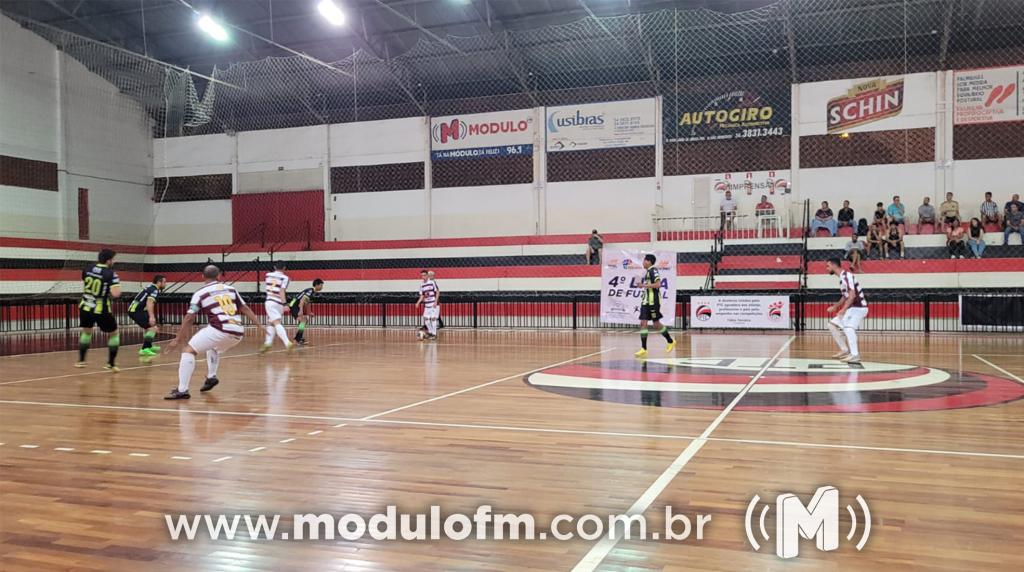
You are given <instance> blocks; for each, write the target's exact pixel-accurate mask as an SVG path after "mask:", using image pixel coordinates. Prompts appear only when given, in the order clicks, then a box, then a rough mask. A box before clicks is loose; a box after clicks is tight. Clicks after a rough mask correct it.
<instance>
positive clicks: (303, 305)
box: [288, 278, 324, 346]
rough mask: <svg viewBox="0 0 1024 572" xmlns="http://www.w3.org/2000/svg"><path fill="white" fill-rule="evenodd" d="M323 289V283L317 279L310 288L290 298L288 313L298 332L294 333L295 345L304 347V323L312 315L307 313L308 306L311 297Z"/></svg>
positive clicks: (311, 299) (311, 300)
mask: <svg viewBox="0 0 1024 572" xmlns="http://www.w3.org/2000/svg"><path fill="white" fill-rule="evenodd" d="M323 289H324V281H323V280H321V279H319V278H317V279H316V280H314V281H313V287H312V288H306V289H305V290H303V291H302V292H299V293H298V295H296V296H295V297H294V298H292V300H291V302H288V311H289V312H291V314H292V317H293V318H295V319H296V320H298V322H299V328H298V331H297V332H295V343H297V344H299V345H300V346H304V345H306V321H307V320H308V319H309V317H310V316H312V315H313V313H312V312H310V311H309V306H310V304H311V303H312V302H313V295H314V294H316V293H318V292H320V291H321V290H323Z"/></svg>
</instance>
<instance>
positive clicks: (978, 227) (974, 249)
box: [967, 217, 985, 258]
mask: <svg viewBox="0 0 1024 572" xmlns="http://www.w3.org/2000/svg"><path fill="white" fill-rule="evenodd" d="M967 248H970V249H971V253H972V254H974V257H975V258H981V254H982V253H983V252H985V225H983V224H981V220H979V219H978V217H974V218H972V219H971V223H970V225H969V226H968V227H967Z"/></svg>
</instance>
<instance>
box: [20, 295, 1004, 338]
mask: <svg viewBox="0 0 1024 572" xmlns="http://www.w3.org/2000/svg"><path fill="white" fill-rule="evenodd" d="M757 294H776V293H775V292H745V293H744V294H743V295H757ZM690 295H691V294H690V293H688V292H680V293H679V294H678V298H677V302H678V303H677V305H676V310H677V311H676V325H675V328H676V329H686V328H687V327H688V324H687V319H686V317H687V316H688V315H689V303H690ZM785 295H788V296H790V301H791V307H792V308H793V310H792V311H793V314H792V317H791V318H792V321H791V328H792V329H794V330H796V331H804V330H807V331H810V330H825V329H826V328H827V322H828V320H829V318H830V316H829V315H828V314H827V313H826V311H825V309H826V308H827V307H828V306H830V305H832V304H833V303H835V301H836V297H837V294H836V293H833V292H817V291H815V292H801V293H785ZM188 299H189V298H188V296H180V295H177V296H175V295H172V296H165V297H162V298H161V300H160V302H159V303H158V304H157V314H158V320H159V322H160V323H161V324H163V325H176V324H180V323H181V320H182V318H183V317H184V315H185V312H186V311H187V309H188ZM415 301H416V297H415V296H413V295H406V294H395V295H387V294H377V295H367V294H329V295H324V296H322V297H321V298H320V299H318V300H317V301H316V302H315V303H314V304H313V306H311V308H312V310H313V312H315V315H314V316H313V317H311V319H310V322H309V323H310V325H311V326H314V327H356V328H413V327H418V326H419V325H420V324H421V315H420V313H419V312H418V311H417V308H416V307H415ZM249 303H250V305H251V306H252V308H253V310H254V311H255V312H256V313H257V314H260V315H262V314H263V304H262V296H250V297H249ZM869 303H870V313H869V314H868V317H867V319H866V320H865V321H864V324H863V326H862V328H861V329H862V330H864V331H875V332H919V333H931V332H1008V331H1024V301H1022V293H1021V292H1019V291H971V292H928V293H925V292H907V291H900V292H872V293H871V295H870V299H869ZM127 306H128V300H127V299H123V300H118V301H116V303H115V305H114V313H115V315H116V316H117V320H118V323H119V324H120V325H122V326H129V325H131V324H132V323H131V320H130V319H129V318H128V316H127ZM441 317H442V320H443V321H444V323H445V325H446V326H447V327H455V328H506V329H516V328H530V329H538V328H558V329H572V330H576V329H597V328H618V329H627V330H628V329H630V327H629V326H613V325H609V324H603V323H602V322H601V319H600V296H599V294H598V293H597V292H570V293H514V294H512V293H446V294H445V300H444V302H443V304H442V311H441ZM286 320H287V321H289V322H290V320H291V319H290V318H287V319H286ZM199 323H203V320H202V318H200V319H199ZM77 327H78V304H77V300H75V299H70V298H39V299H29V300H25V299H21V300H0V333H4V334H7V333H23V332H38V331H47V330H50V331H52V330H71V329H75V328H77Z"/></svg>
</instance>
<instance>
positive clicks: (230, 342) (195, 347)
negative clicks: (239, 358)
mask: <svg viewBox="0 0 1024 572" xmlns="http://www.w3.org/2000/svg"><path fill="white" fill-rule="evenodd" d="M220 276H221V273H220V268H217V267H216V266H213V265H212V264H211V265H210V266H207V267H206V268H204V269H203V278H204V279H205V280H206V284H205V285H204V286H203V287H202V288H200V289H199V290H196V292H195V294H192V300H191V301H190V302H189V306H188V313H187V314H185V319H184V320H182V321H181V328H179V329H178V335H177V336H175V337H174V339H173V340H171V341H170V342H169V343H168V344H167V347H169V348H174V347H176V346H178V345H179V344H180V343H181V341H182V340H183V339H185V333H186V332H189V331H191V329H192V324H194V323H195V321H196V315H197V314H200V313H201V314H203V315H204V316H206V320H207V323H208V325H207V326H206V327H204V328H203V329H201V330H199V331H198V332H196V334H195V335H194V336H192V338H191V339H190V340H189V341H188V345H186V346H185V347H183V348H182V349H181V362H180V363H179V364H178V387H176V388H175V389H174V390H172V391H171V393H170V394H169V395H167V396H166V397H164V399H189V398H190V397H191V395H189V393H188V385H189V381H190V380H191V379H192V372H193V371H194V370H195V368H196V354H199V353H205V354H206V382H205V383H204V384H203V387H202V389H200V390H199V391H210V390H211V389H213V388H214V387H216V385H217V384H218V383H220V380H219V379H217V367H218V366H219V365H220V356H221V354H223V353H224V352H226V351H227V350H229V349H231V348H232V347H234V346H235V345H237V344H238V342H240V341H242V336H243V335H244V334H245V328H244V327H242V321H241V318H240V317H239V316H238V314H239V312H241V313H242V314H245V317H246V318H249V321H250V322H252V323H253V324H259V323H260V321H259V318H257V317H256V314H255V313H254V312H253V311H252V309H251V308H249V306H247V305H246V303H245V300H243V299H242V296H241V295H240V294H239V293H238V291H237V290H235V289H234V288H233V287H231V286H228V285H227V284H224V283H223V282H221V281H220Z"/></svg>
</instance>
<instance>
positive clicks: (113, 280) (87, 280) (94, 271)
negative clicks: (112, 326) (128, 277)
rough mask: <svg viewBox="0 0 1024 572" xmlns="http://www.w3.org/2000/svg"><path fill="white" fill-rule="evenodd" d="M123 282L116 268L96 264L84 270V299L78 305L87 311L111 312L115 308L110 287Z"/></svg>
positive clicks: (95, 312)
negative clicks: (115, 270)
mask: <svg viewBox="0 0 1024 572" xmlns="http://www.w3.org/2000/svg"><path fill="white" fill-rule="evenodd" d="M120 283H121V279H120V278H118V277H117V273H116V272H114V269H113V268H111V267H109V266H107V265H106V264H96V265H93V266H92V267H90V268H86V269H85V270H82V301H81V302H79V303H78V307H79V308H81V309H82V310H83V311H85V312H92V313H94V314H109V313H111V311H112V310H113V308H112V306H113V301H112V300H111V299H110V289H111V288H112V287H113V286H116V285H118V284H120Z"/></svg>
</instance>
